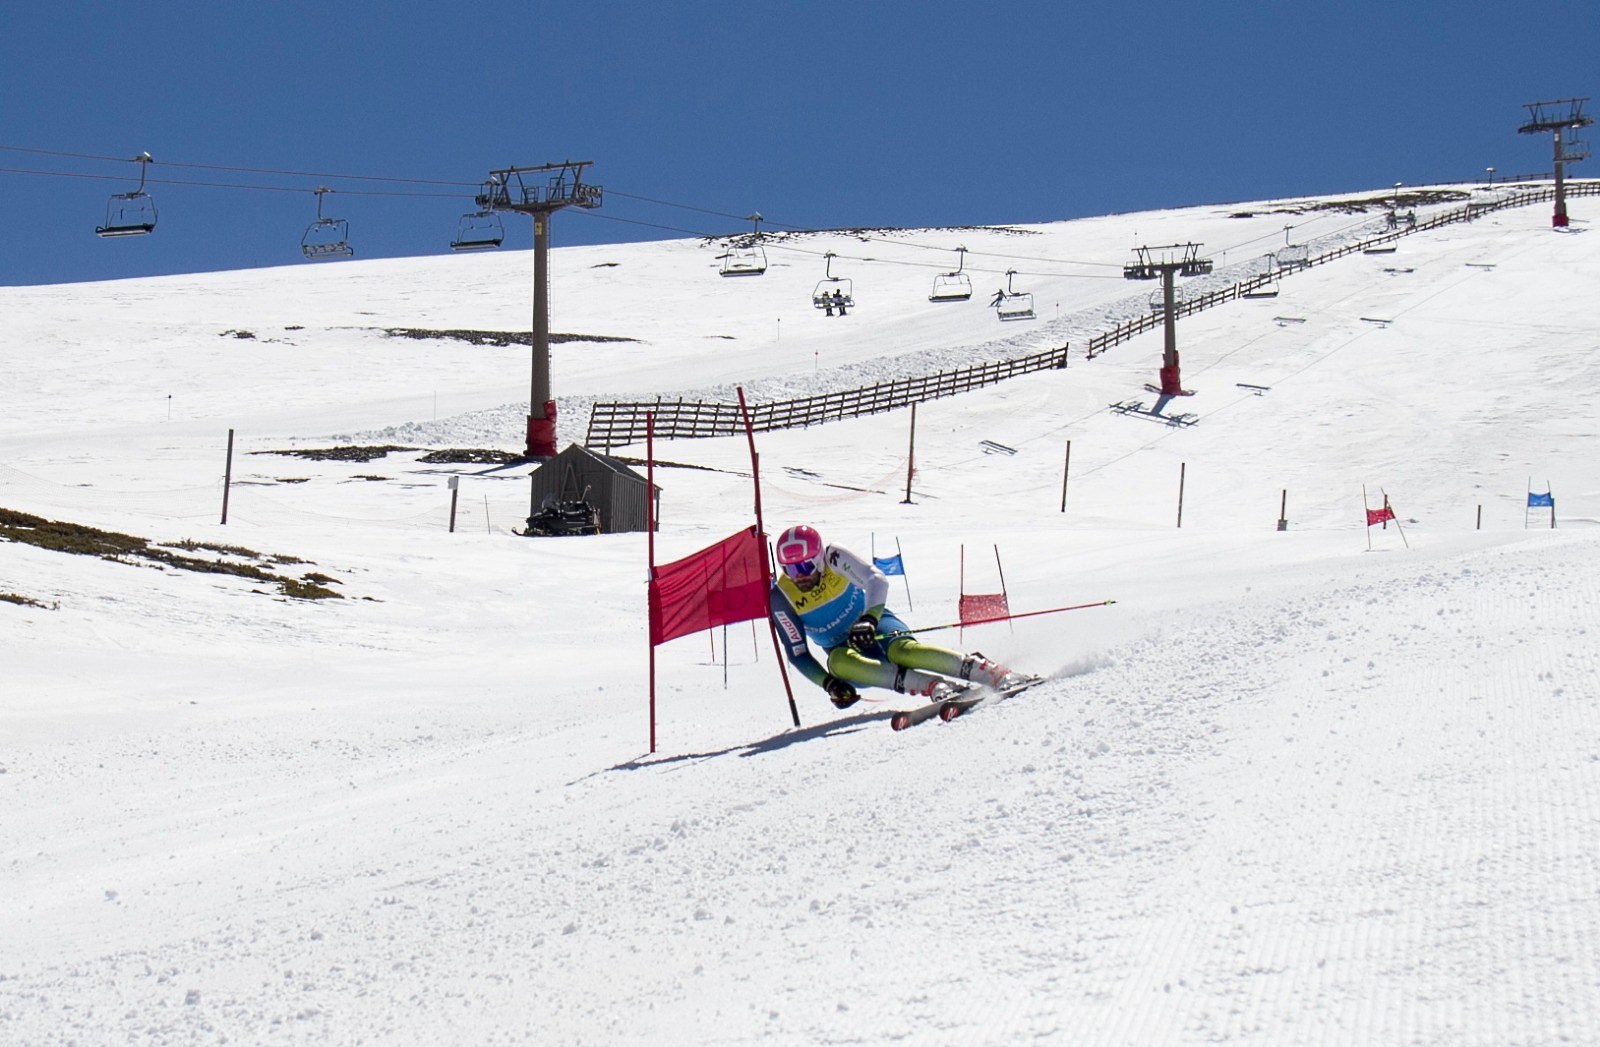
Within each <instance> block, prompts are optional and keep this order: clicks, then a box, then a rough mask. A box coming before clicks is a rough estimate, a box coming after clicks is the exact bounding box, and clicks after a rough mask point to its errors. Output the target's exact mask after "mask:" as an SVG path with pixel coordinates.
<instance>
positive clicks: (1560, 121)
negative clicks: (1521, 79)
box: [1517, 98, 1594, 135]
mask: <svg viewBox="0 0 1600 1047" xmlns="http://www.w3.org/2000/svg"><path fill="white" fill-rule="evenodd" d="M1587 101H1588V99H1587V98H1561V99H1557V100H1556V101H1554V102H1525V103H1523V106H1522V108H1524V109H1526V110H1527V111H1528V122H1527V123H1525V124H1523V125H1522V126H1521V127H1519V128H1517V133H1518V134H1525V135H1532V134H1542V133H1545V132H1548V131H1558V130H1563V129H1565V128H1568V127H1588V126H1589V125H1590V124H1592V123H1594V118H1593V117H1590V116H1585V115H1584V113H1583V103H1585V102H1587Z"/></svg>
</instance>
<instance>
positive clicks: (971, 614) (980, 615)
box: [956, 593, 1011, 625]
mask: <svg viewBox="0 0 1600 1047" xmlns="http://www.w3.org/2000/svg"><path fill="white" fill-rule="evenodd" d="M956 608H957V610H958V611H959V612H960V614H961V624H962V625H971V624H972V623H974V622H982V621H990V622H992V621H994V620H995V619H997V618H1006V617H1009V616H1010V614H1011V608H1010V607H1009V606H1007V602H1006V594H1005V593H962V594H961V599H960V600H959V601H958V602H957V605H956Z"/></svg>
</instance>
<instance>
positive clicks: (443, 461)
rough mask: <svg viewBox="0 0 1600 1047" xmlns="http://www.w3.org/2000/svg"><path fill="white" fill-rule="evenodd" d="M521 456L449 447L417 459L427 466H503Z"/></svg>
mask: <svg viewBox="0 0 1600 1047" xmlns="http://www.w3.org/2000/svg"><path fill="white" fill-rule="evenodd" d="M521 457H522V456H521V455H520V454H513V453H512V452H510V451H494V450H488V449H485V448H481V447H451V448H448V449H446V450H443V451H429V452H428V453H427V454H425V455H423V456H421V457H420V458H418V459H417V461H419V462H425V463H427V464H428V465H505V464H506V463H507V462H515V461H517V460H518V459H520V458H521Z"/></svg>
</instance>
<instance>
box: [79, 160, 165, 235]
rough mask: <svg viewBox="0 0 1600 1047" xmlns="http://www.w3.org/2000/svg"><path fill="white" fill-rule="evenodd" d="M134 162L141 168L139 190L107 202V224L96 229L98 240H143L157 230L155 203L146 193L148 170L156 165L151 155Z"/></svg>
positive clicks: (113, 197)
mask: <svg viewBox="0 0 1600 1047" xmlns="http://www.w3.org/2000/svg"><path fill="white" fill-rule="evenodd" d="M133 162H134V163H136V164H138V165H139V187H138V188H137V189H135V190H133V192H131V193H117V194H116V195H114V196H112V197H111V199H110V200H109V201H107V202H106V224H105V225H97V226H95V227H94V232H95V235H96V236H143V235H144V234H145V233H148V232H151V231H152V230H154V229H155V227H156V202H155V200H153V199H151V197H150V194H149V193H147V192H145V191H144V176H145V169H146V168H147V167H148V166H149V165H150V164H152V163H154V161H153V160H151V159H150V154H149V153H140V154H139V155H138V156H136V157H134V158H133Z"/></svg>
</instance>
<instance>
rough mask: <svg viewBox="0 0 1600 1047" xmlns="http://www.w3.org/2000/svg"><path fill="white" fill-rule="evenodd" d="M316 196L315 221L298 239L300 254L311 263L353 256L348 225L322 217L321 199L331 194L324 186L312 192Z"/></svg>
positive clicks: (343, 221) (345, 222)
mask: <svg viewBox="0 0 1600 1047" xmlns="http://www.w3.org/2000/svg"><path fill="white" fill-rule="evenodd" d="M313 191H314V192H315V193H316V194H317V220H316V221H315V222H312V223H311V224H310V225H309V226H307V227H306V234H305V236H303V237H301V238H300V253H301V254H303V255H305V256H306V258H308V259H310V260H311V261H320V260H322V259H325V258H348V257H350V256H351V255H353V254H355V251H354V250H353V249H352V248H351V246H350V223H349V222H347V221H345V220H344V219H343V218H324V217H323V216H322V197H323V194H325V193H331V192H333V190H332V189H329V188H327V187H325V186H318V187H317V188H316V189H315V190H313Z"/></svg>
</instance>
